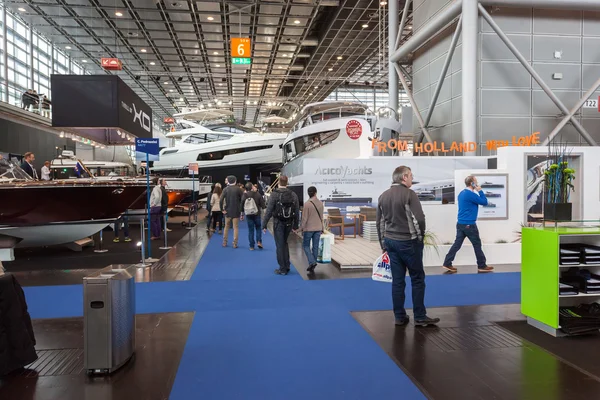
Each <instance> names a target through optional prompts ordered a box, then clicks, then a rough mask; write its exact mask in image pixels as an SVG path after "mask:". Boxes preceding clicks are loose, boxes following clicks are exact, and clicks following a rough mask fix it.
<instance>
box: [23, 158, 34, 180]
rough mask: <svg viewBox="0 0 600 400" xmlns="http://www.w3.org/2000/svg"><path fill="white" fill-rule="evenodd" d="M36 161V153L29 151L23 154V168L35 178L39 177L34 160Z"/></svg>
mask: <svg viewBox="0 0 600 400" xmlns="http://www.w3.org/2000/svg"><path fill="white" fill-rule="evenodd" d="M34 161H35V154H33V153H31V152H28V153H25V154H23V162H22V163H21V168H22V169H23V171H25V172H27V174H28V175H29V176H30V177H32V178H33V179H36V180H37V179H38V174H37V171H36V170H35V167H34V166H33V162H34Z"/></svg>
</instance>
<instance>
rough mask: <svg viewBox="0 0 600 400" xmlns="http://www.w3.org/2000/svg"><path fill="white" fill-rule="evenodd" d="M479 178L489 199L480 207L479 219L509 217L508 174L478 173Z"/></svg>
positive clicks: (480, 184)
mask: <svg viewBox="0 0 600 400" xmlns="http://www.w3.org/2000/svg"><path fill="white" fill-rule="evenodd" d="M477 180H478V182H479V186H481V190H483V193H484V194H485V197H487V200H488V204H487V206H482V207H481V208H479V216H478V219H508V175H507V174H489V175H488V174H485V175H484V174H478V175H477Z"/></svg>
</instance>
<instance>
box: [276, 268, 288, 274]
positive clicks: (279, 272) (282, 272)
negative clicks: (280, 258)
mask: <svg viewBox="0 0 600 400" xmlns="http://www.w3.org/2000/svg"><path fill="white" fill-rule="evenodd" d="M289 272H290V271H283V270H281V269H276V270H275V273H276V274H277V275H287V274H288V273H289Z"/></svg>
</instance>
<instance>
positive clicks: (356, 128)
mask: <svg viewBox="0 0 600 400" xmlns="http://www.w3.org/2000/svg"><path fill="white" fill-rule="evenodd" d="M346 133H347V134H348V137H349V138H350V139H352V140H356V139H358V138H360V136H361V135H362V125H361V124H360V122H359V121H357V120H355V119H352V120H350V121H348V123H347V124H346Z"/></svg>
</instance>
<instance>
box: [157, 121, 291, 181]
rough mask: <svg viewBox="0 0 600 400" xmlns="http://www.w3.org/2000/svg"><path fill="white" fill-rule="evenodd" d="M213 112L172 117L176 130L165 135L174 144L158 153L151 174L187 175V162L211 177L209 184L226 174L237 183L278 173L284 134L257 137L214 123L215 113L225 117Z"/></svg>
mask: <svg viewBox="0 0 600 400" xmlns="http://www.w3.org/2000/svg"><path fill="white" fill-rule="evenodd" d="M216 111H221V110H216ZM216 111H215V110H198V111H195V112H194V111H189V112H186V113H182V114H178V115H176V116H175V118H176V124H175V127H176V128H178V130H175V131H174V132H170V133H168V134H167V135H166V136H167V137H169V138H173V139H174V140H175V142H174V143H173V144H172V146H171V147H168V148H166V149H163V150H161V152H160V160H159V161H155V162H154V166H153V167H151V170H152V172H153V173H157V174H160V175H170V176H182V175H187V173H188V165H189V164H190V163H198V167H199V174H201V175H209V176H212V178H213V182H223V181H224V179H225V177H226V176H227V175H235V176H236V177H237V178H238V180H240V181H242V180H246V178H249V179H251V180H253V181H254V180H256V179H257V178H258V177H259V176H261V175H267V176H268V175H269V174H270V173H274V172H277V171H279V168H280V167H281V145H282V144H283V141H284V140H285V135H282V134H261V133H260V132H259V131H257V130H256V129H253V128H248V127H245V126H241V125H239V124H235V123H227V122H218V121H214V116H216V115H217V114H221V115H220V116H221V118H222V117H223V116H226V115H227V114H224V113H217V112H216ZM225 113H226V112H225ZM211 117H212V118H211ZM211 120H212V121H211ZM198 121H200V122H198ZM177 139H178V140H177Z"/></svg>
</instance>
